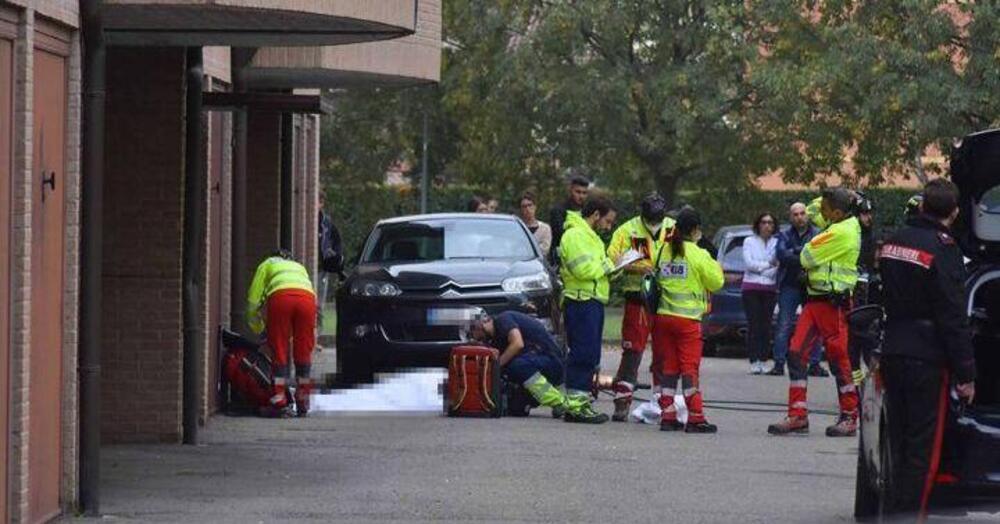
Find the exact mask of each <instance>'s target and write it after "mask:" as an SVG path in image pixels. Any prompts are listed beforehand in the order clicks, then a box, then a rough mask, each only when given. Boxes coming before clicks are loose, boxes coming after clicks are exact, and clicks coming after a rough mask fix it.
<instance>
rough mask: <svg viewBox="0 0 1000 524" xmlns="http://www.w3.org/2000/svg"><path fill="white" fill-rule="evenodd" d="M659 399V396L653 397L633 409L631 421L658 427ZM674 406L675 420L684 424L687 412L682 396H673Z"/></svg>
mask: <svg viewBox="0 0 1000 524" xmlns="http://www.w3.org/2000/svg"><path fill="white" fill-rule="evenodd" d="M659 399H660V396H659V395H654V396H653V398H652V399H650V400H647V401H646V402H643V403H642V404H639V405H638V406H636V407H635V409H633V410H632V416H631V418H632V421H633V422H642V423H644V424H655V425H658V424H659V423H660V402H659ZM674 406H676V407H677V420H679V421H680V422H683V423H685V424H686V423H687V419H688V410H687V404H685V403H684V395H675V396H674Z"/></svg>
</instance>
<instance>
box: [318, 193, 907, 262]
mask: <svg viewBox="0 0 1000 524" xmlns="http://www.w3.org/2000/svg"><path fill="white" fill-rule="evenodd" d="M609 193H610V196H611V198H612V199H613V200H614V201H615V203H616V205H617V206H618V208H619V211H620V212H619V216H620V217H621V218H620V219H619V222H622V221H624V220H625V219H626V218H628V217H631V216H634V215H635V214H637V213H638V201H639V199H641V198H642V195H641V194H639V195H633V194H632V193H630V192H628V191H611V192H609ZM474 194H485V192H483V191H477V189H476V188H473V187H457V186H449V187H446V188H435V189H434V190H433V191H432V193H431V195H430V198H429V199H428V207H429V210H430V211H431V212H450V211H464V210H465V206H466V203H467V202H468V200H469V198H470V197H471V196H472V195H474ZM867 194H868V196H869V197H870V198H871V199H872V200H873V201H874V203H875V209H876V212H875V217H876V222H877V224H878V225H879V226H880V227H881V228H882V229H883V230H891V229H894V228H895V227H897V226H899V225H900V223H901V222H902V217H903V208H904V205H905V203H906V201H907V200H908V199H909V198H910V196H912V191H910V190H901V189H875V190H871V191H868V193H867ZM815 195H816V193H814V192H808V191H753V190H750V191H746V190H741V191H738V192H735V193H734V192H732V191H725V190H714V191H701V192H690V193H683V194H682V195H680V196H679V198H678V201H680V202H684V203H688V204H691V205H692V206H694V207H695V208H696V209H698V211H699V212H700V213H701V216H702V220H704V222H705V231H706V233H707V234H709V235H711V234H713V233H714V232H715V230H716V229H718V228H719V227H722V226H726V225H732V224H747V223H749V222H750V221H752V220H753V218H754V217H755V216H756V215H757V214H758V213H760V212H762V211H769V212H771V213H774V214H775V215H776V216H777V217H778V219H779V221H784V220H785V219H786V218H787V209H788V206H789V204H790V203H791V202H794V201H803V202H808V201H809V200H811V199H812V198H814V197H815ZM326 196H327V199H326V201H327V206H328V208H329V209H328V210H329V211H330V212H331V216H332V217H333V220H334V222H335V223H336V225H337V227H338V228H339V229H340V233H341V235H342V236H343V238H344V245H345V247H346V252H347V255H348V259H349V260H353V258H354V257H355V256H356V255H357V254H358V253H359V252H360V250H361V246H362V244H363V243H364V241H365V238H366V237H367V236H368V233H369V231H371V228H372V226H374V225H375V222H377V221H378V220H380V219H383V218H388V217H393V216H400V215H407V214H414V213H418V212H419V209H420V195H419V192H417V191H415V190H413V189H410V188H405V187H388V186H381V185H365V186H345V185H336V186H327V187H326ZM516 198H517V195H509V196H506V195H505V196H503V197H502V198H500V202H501V210H505V211H509V212H513V210H514V209H515V202H514V200H515V199H516ZM557 198H558V196H557V195H539V199H540V205H539V217H540V218H541V219H542V220H545V217H547V216H548V211H549V208H550V207H551V205H552V203H553V202H554V201H556V199H557Z"/></svg>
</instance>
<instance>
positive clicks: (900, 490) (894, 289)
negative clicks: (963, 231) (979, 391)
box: [879, 179, 976, 512]
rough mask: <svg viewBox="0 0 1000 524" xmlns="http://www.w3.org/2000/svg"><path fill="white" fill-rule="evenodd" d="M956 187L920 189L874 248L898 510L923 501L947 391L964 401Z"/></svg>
mask: <svg viewBox="0 0 1000 524" xmlns="http://www.w3.org/2000/svg"><path fill="white" fill-rule="evenodd" d="M957 216H958V188H957V187H956V186H955V184H953V183H951V182H950V181H947V180H944V179H938V180H933V181H931V182H929V183H928V184H927V186H926V187H925V189H924V201H923V203H922V204H921V205H920V214H919V215H918V216H915V217H912V218H910V219H909V220H908V221H907V223H906V226H905V227H903V228H902V229H900V230H899V231H898V232H896V233H895V234H894V235H893V236H892V237H891V238H889V239H888V240H887V241H886V243H885V245H884V246H883V247H882V249H881V250H880V251H879V269H880V271H881V273H882V283H883V301H884V304H885V311H886V332H885V348H884V349H883V357H882V360H881V370H882V377H883V379H884V382H885V388H886V397H885V398H886V402H887V403H888V412H889V413H890V416H889V421H888V422H889V426H888V430H889V442H890V446H891V453H892V456H893V464H894V465H895V468H894V477H895V478H894V479H893V485H894V486H895V488H896V489H895V490H894V491H895V495H896V496H895V497H894V500H890V501H888V502H889V505H890V507H891V509H892V510H894V511H897V512H915V511H922V510H925V509H926V504H927V501H928V499H929V497H930V491H931V489H930V488H931V486H933V482H932V481H931V479H933V478H934V477H935V476H936V474H937V472H936V468H937V464H935V463H934V460H933V459H932V456H933V455H934V453H933V452H934V450H935V449H936V448H937V447H939V446H940V445H941V442H940V441H939V439H940V435H941V428H939V425H943V424H944V423H945V418H946V417H945V414H946V407H945V403H946V402H947V392H948V386H949V385H950V384H955V385H956V386H955V389H956V390H957V392H958V395H959V396H960V397H961V398H962V399H963V400H964V401H965V402H971V401H972V399H973V397H974V395H975V385H974V380H975V377H976V365H975V360H974V356H973V347H972V336H971V333H970V331H969V328H968V323H967V320H968V319H967V317H966V311H965V302H964V297H965V289H964V281H965V268H964V266H963V261H962V253H961V251H960V250H959V248H958V245H957V244H956V243H955V239H954V238H953V237H952V236H951V234H950V232H949V228H950V226H951V224H952V223H953V222H954V221H955V218H956V217H957Z"/></svg>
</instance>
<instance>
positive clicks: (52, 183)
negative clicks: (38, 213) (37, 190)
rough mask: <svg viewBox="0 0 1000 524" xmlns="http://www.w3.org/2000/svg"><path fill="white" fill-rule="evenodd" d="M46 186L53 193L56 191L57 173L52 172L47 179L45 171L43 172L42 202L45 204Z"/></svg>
mask: <svg viewBox="0 0 1000 524" xmlns="http://www.w3.org/2000/svg"><path fill="white" fill-rule="evenodd" d="M45 186H49V189H51V190H52V191H55V190H56V172H55V171H52V172H50V173H49V176H48V177H47V178H46V176H45V171H42V202H45Z"/></svg>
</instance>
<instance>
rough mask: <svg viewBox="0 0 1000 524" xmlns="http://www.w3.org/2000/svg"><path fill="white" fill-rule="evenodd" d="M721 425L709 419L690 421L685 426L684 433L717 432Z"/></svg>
mask: <svg viewBox="0 0 1000 524" xmlns="http://www.w3.org/2000/svg"><path fill="white" fill-rule="evenodd" d="M718 431H719V427H718V426H716V425H715V424H709V423H708V421H707V420H706V421H702V422H688V423H687V425H686V426H684V433H717V432H718Z"/></svg>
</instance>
